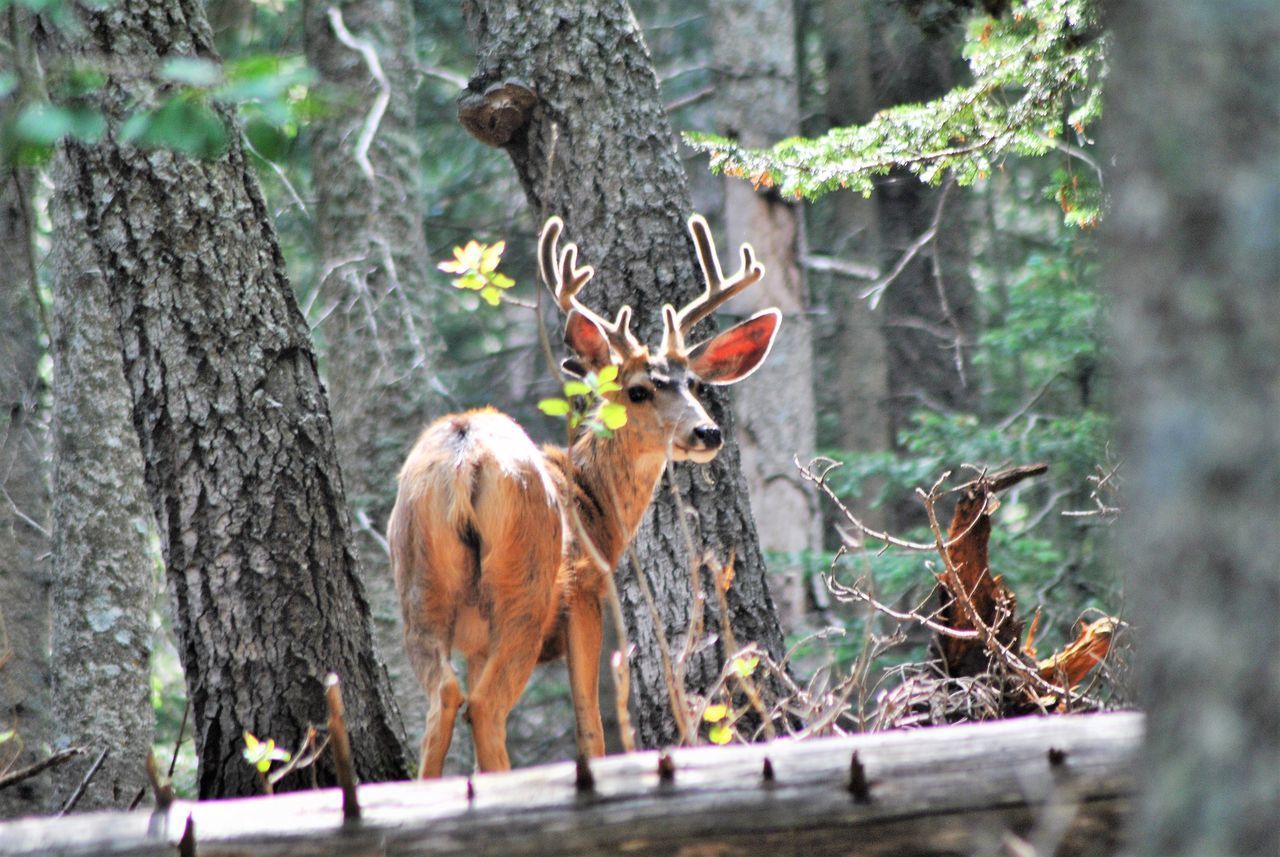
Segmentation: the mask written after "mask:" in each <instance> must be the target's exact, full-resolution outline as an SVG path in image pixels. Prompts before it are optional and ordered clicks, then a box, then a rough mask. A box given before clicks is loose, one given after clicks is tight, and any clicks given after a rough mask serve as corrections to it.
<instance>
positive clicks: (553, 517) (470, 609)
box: [388, 215, 781, 777]
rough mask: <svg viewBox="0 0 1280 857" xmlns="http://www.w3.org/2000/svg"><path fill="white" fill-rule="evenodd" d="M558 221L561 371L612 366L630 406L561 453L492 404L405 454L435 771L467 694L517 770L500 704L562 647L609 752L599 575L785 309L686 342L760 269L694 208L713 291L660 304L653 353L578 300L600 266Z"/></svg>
mask: <svg viewBox="0 0 1280 857" xmlns="http://www.w3.org/2000/svg"><path fill="white" fill-rule="evenodd" d="M563 228H564V223H563V222H562V221H561V220H560V218H558V217H552V218H550V219H549V220H547V222H546V225H545V226H543V228H542V235H541V236H540V238H539V243H538V263H539V268H540V269H541V272H542V278H543V280H544V281H545V282H546V284H547V287H548V288H550V289H551V291H552V293H553V294H554V295H555V299H556V303H557V304H558V305H559V306H560V308H561V309H562V310H563V311H564V312H566V313H567V318H566V320H565V330H564V342H565V344H566V345H567V346H568V347H569V348H570V349H571V350H572V352H573V354H574V356H573V357H571V358H570V359H568V360H566V361H565V362H564V369H565V371H566V372H567V373H568V374H571V375H576V376H578V377H584V376H585V375H586V374H587V373H590V372H598V371H599V370H600V369H602V368H603V367H605V366H608V365H610V364H612V365H615V366H617V367H618V376H617V381H618V384H619V385H620V386H621V389H620V390H619V391H617V392H612V393H608V394H606V397H607V398H609V399H617V400H618V401H620V402H622V403H623V404H624V405H625V407H626V412H627V421H626V424H625V425H624V426H622V427H621V428H620V429H618V430H617V432H616V434H615V435H614V436H613V437H610V438H603V437H598V436H597V435H596V434H595V433H593V432H591V431H585V432H583V433H582V435H581V437H579V438H578V439H577V441H576V442H575V443H574V444H573V447H572V448H571V449H569V450H566V449H563V448H559V447H552V446H547V447H544V448H542V449H539V448H538V447H537V446H535V445H534V443H533V441H531V440H530V439H529V437H528V435H526V434H525V432H524V430H523V429H521V428H520V426H519V425H517V424H516V423H515V421H513V420H512V419H511V418H509V417H507V416H505V415H503V414H500V413H498V412H497V411H495V410H493V409H490V408H485V409H481V410H474V411H468V412H466V413H462V414H453V415H451V416H446V417H442V418H441V419H439V420H436V421H435V422H434V423H432V424H431V425H429V426H428V427H427V428H426V429H425V430H424V431H423V433H422V436H421V437H420V438H419V439H418V442H417V444H416V445H415V446H414V448H413V450H412V451H411V452H410V453H409V458H408V460H407V461H406V462H405V465H404V468H403V469H402V470H401V471H400V489H399V494H398V496H397V497H396V504H395V508H394V509H393V510H392V512H391V520H390V523H389V524H388V536H389V540H390V544H391V560H392V564H393V566H394V569H395V580H396V588H397V591H398V592H399V595H400V604H401V609H402V611H403V613H404V626H405V645H406V647H407V648H408V653H409V659H410V661H411V662H412V664H413V667H414V670H415V671H416V672H417V674H418V679H419V681H421V682H422V687H423V689H424V690H425V691H426V694H427V700H428V708H427V723H426V734H425V736H424V737H423V740H422V757H421V767H420V768H419V776H422V777H438V776H440V773H441V769H442V767H443V765H444V757H445V752H446V751H447V750H448V749H449V742H450V741H451V740H452V737H453V725H454V719H455V717H456V716H457V713H458V709H459V708H460V707H461V706H462V704H463V702H464V701H465V702H466V705H467V717H468V718H469V719H470V721H471V728H472V732H473V737H474V739H475V749H476V761H477V763H478V764H479V766H480V770H482V771H498V770H506V769H507V768H509V767H510V766H511V763H510V760H509V759H508V756H507V748H506V732H507V727H506V722H507V715H508V713H509V712H510V711H511V708H512V707H513V706H514V705H515V703H516V700H517V699H518V698H519V696H520V694H521V693H522V692H523V691H524V687H525V684H526V683H527V682H528V680H529V676H530V674H531V673H532V672H533V668H534V666H535V665H536V664H537V663H539V662H540V661H546V660H550V659H552V658H555V657H558V656H560V655H561V654H565V655H567V657H568V660H569V677H570V683H571V692H572V696H573V708H574V713H575V716H576V720H577V742H578V751H579V753H582V754H584V755H592V756H600V755H603V753H604V734H603V729H602V727H601V723H600V710H599V704H598V701H597V697H596V691H597V662H598V659H599V657H600V645H601V607H602V605H601V599H602V597H603V594H604V591H605V588H606V580H605V577H604V575H605V574H609V573H611V569H612V568H613V566H614V565H616V564H617V561H618V558H619V557H620V555H621V554H622V551H623V549H624V548H625V547H626V545H627V543H628V542H629V541H630V540H631V537H632V536H633V535H634V534H635V530H636V528H637V527H638V526H639V524H640V519H641V517H642V516H643V515H644V512H645V510H646V509H647V508H648V506H649V502H650V500H651V499H652V497H653V492H654V489H655V487H656V485H657V482H658V478H659V477H660V476H661V474H662V470H663V468H664V466H665V463H666V460H667V457H668V456H670V457H671V458H674V459H676V460H684V459H690V460H693V461H697V462H707V461H710V460H711V459H713V458H714V457H715V456H716V453H717V452H718V451H719V449H720V446H721V443H722V442H723V441H722V437H721V433H720V429H719V427H718V426H717V425H716V424H715V422H713V421H712V419H711V418H710V417H709V416H708V415H707V412H706V410H705V409H704V408H703V406H702V404H701V403H700V402H699V401H698V397H697V393H698V388H699V385H700V384H732V383H733V382H735V381H739V380H741V379H742V378H745V377H746V376H747V375H750V374H751V373H752V372H753V371H754V370H755V368H756V367H757V366H759V365H760V363H761V361H763V360H764V358H765V356H766V355H767V354H768V353H769V348H770V347H771V346H772V344H773V339H774V336H775V334H776V333H777V331H778V325H779V322H780V321H781V313H780V312H779V311H778V310H777V309H768V310H764V311H763V312H760V313H757V314H756V315H754V316H752V317H751V318H749V319H747V320H746V321H744V322H742V323H741V324H738V325H737V326H735V327H733V328H731V329H729V330H727V331H725V332H723V333H721V334H720V335H718V336H715V337H712V338H711V339H709V340H707V341H705V342H701V343H699V344H697V345H693V346H687V345H686V344H685V337H686V336H687V335H688V333H689V331H690V330H691V329H692V328H693V326H694V325H695V324H697V323H698V322H699V321H701V320H702V319H704V318H706V317H707V316H708V315H710V314H711V313H712V312H713V311H714V310H715V309H716V308H717V307H719V306H720V305H721V304H722V303H724V302H725V301H726V300H728V299H729V298H730V297H732V296H733V295H735V294H737V293H738V292H740V291H742V290H743V289H745V288H746V287H748V286H750V285H751V284H752V283H755V282H756V281H758V280H759V279H760V278H761V276H763V275H764V268H763V267H762V266H761V265H760V264H759V263H757V262H756V260H755V256H754V253H753V252H752V250H751V247H750V245H747V244H744V245H742V268H741V270H740V271H739V272H738V273H737V275H736V276H734V277H733V278H732V279H729V280H726V279H725V278H724V276H723V274H722V273H721V270H720V263H719V260H718V259H717V257H716V251H715V245H714V244H713V243H712V240H711V233H710V231H709V230H708V228H707V223H706V221H705V220H703V219H702V218H701V217H699V216H697V215H694V216H693V217H692V218H690V220H689V231H690V232H691V233H692V234H693V240H694V245H695V246H696V248H697V253H698V260H699V262H700V263H701V265H702V272H703V275H704V276H705V278H706V291H705V292H704V293H703V294H702V295H701V296H700V297H699V298H698V299H696V300H695V301H693V302H692V303H691V304H689V305H688V306H686V307H685V308H684V309H682V310H680V311H679V312H677V311H676V310H675V309H674V308H673V307H672V306H671V305H669V304H668V305H666V306H664V307H663V308H662V317H663V321H664V323H665V328H666V329H665V332H664V333H663V337H662V344H661V345H660V346H659V347H658V349H657V350H656V351H650V349H649V348H647V347H646V346H644V345H642V344H641V343H640V342H639V341H638V340H637V339H636V337H635V336H634V335H633V334H632V332H631V329H630V321H631V308H630V307H629V306H624V307H623V308H622V309H621V310H619V312H618V315H617V318H616V319H614V321H612V322H610V321H608V320H606V319H605V318H603V317H601V316H599V315H597V314H596V313H594V312H592V311H591V310H590V309H588V308H587V307H586V306H585V305H583V303H582V302H581V301H579V300H578V297H577V294H578V292H579V290H581V289H582V287H583V286H584V285H585V284H586V283H587V281H588V280H590V279H591V276H592V274H593V273H594V271H593V269H592V268H590V267H584V268H579V267H578V266H577V247H576V246H575V245H573V244H570V245H568V246H567V247H565V248H564V251H563V252H558V251H557V242H558V239H559V237H560V233H561V231H562V230H563ZM584 538H585V539H587V540H590V542H591V546H587V545H584V544H583V539H584ZM593 557H594V558H593ZM596 558H599V559H602V560H603V561H604V563H605V564H606V565H607V567H601V566H600V565H598V564H597V559H596ZM455 649H456V650H458V651H460V652H461V653H462V654H463V656H464V657H465V658H466V661H467V682H468V685H469V688H468V693H467V695H466V696H465V697H464V696H463V693H462V690H461V688H460V686H459V683H458V678H457V676H456V675H455V674H454V672H453V669H452V668H451V667H450V664H449V657H450V653H451V651H452V650H455Z"/></svg>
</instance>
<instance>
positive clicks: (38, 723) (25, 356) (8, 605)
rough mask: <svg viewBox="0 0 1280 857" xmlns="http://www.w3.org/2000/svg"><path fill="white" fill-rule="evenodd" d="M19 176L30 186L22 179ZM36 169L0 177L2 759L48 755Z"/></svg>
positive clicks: (11, 805) (20, 789)
mask: <svg viewBox="0 0 1280 857" xmlns="http://www.w3.org/2000/svg"><path fill="white" fill-rule="evenodd" d="M19 182H21V183H22V184H21V185H19ZM29 185H30V176H29V175H28V174H27V173H26V172H24V171H18V170H6V171H5V173H4V175H3V176H2V177H0V264H3V265H4V270H5V272H6V273H7V276H6V277H5V278H4V281H3V283H0V397H2V398H0V406H2V407H3V412H0V489H3V491H4V493H3V495H0V661H3V663H2V664H0V732H4V731H6V730H9V729H13V730H16V733H17V735H18V740H20V741H21V742H22V752H21V753H15V752H14V750H15V748H16V747H17V745H18V740H11V741H9V742H5V743H3V744H0V765H4V764H5V763H8V762H10V761H11V762H12V765H11V766H12V768H13V769H18V768H21V767H24V766H26V765H29V764H31V763H33V762H36V761H37V760H38V759H40V758H41V756H42V753H41V749H40V748H41V745H42V744H44V743H46V742H47V741H48V740H49V725H50V723H49V561H48V559H47V557H48V553H49V538H48V527H49V482H48V478H49V475H48V467H47V462H48V455H47V450H48V439H47V438H48V435H47V425H46V424H45V423H46V416H45V409H44V405H43V403H42V402H41V398H42V396H43V392H44V391H43V390H42V386H43V385H42V383H41V381H40V378H39V374H38V373H37V368H36V367H37V364H38V363H39V360H40V354H41V346H40V315H39V313H38V312H37V306H36V293H35V286H34V283H33V282H32V277H33V275H34V271H33V270H32V256H31V248H32V245H31V226H30V224H31V216H30V209H29V206H28V204H27V200H28V199H29V197H28V195H27V194H28V190H29ZM47 792H48V778H47V777H42V778H39V779H33V780H28V781H27V782H25V783H23V784H21V785H18V786H14V787H13V788H10V789H7V790H5V791H3V792H0V817H9V816H15V815H25V814H31V813H35V812H39V811H40V810H41V809H43V802H44V800H45V797H46V795H47Z"/></svg>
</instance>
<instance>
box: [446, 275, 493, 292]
mask: <svg viewBox="0 0 1280 857" xmlns="http://www.w3.org/2000/svg"><path fill="white" fill-rule="evenodd" d="M453 284H454V285H455V286H457V287H458V288H460V289H471V290H472V291H477V292H478V291H480V290H481V289H483V288H484V287H485V285H486V283H485V281H484V277H482V276H480V275H479V274H477V273H476V272H475V271H467V272H466V273H465V274H463V275H462V276H461V277H458V278H457V279H456V280H454V281H453Z"/></svg>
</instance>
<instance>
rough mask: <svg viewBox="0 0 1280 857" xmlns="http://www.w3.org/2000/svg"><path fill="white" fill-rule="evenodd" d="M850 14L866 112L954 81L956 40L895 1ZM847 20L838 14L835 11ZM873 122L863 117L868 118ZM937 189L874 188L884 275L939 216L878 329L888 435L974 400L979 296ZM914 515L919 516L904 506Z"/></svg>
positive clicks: (953, 203) (916, 98)
mask: <svg viewBox="0 0 1280 857" xmlns="http://www.w3.org/2000/svg"><path fill="white" fill-rule="evenodd" d="M858 5H859V7H860V8H857V9H853V10H845V11H844V12H843V14H844V15H846V16H858V17H859V19H860V26H863V27H866V28H867V30H868V34H867V37H866V42H867V44H868V46H869V47H870V51H869V53H868V54H867V55H866V56H865V57H863V58H860V60H855V61H861V62H865V63H867V64H868V66H869V68H868V78H869V83H870V95H871V98H872V102H871V105H870V110H868V111H866V112H867V113H873V112H874V111H875V110H879V109H883V108H886V107H892V106H895V105H898V104H908V103H915V102H922V101H926V100H928V99H930V98H934V97H936V96H939V95H941V94H943V93H944V92H946V91H947V90H948V89H949V88H950V87H951V86H952V85H954V83H955V75H954V73H953V70H952V69H953V66H954V64H955V62H956V59H955V57H956V50H955V44H954V39H953V38H951V37H950V36H951V35H952V34H951V33H948V32H942V33H938V32H932V31H927V30H925V29H923V28H922V27H920V26H919V25H918V24H917V23H916V22H915V21H913V20H912V18H911V17H910V16H909V15H908V13H907V12H906V11H905V10H904V9H903V8H902V7H900V6H899V5H897V4H885V3H861V4H858ZM830 11H831V12H832V13H833V14H837V15H839V14H841V12H840V11H839V10H830ZM863 118H864V119H865V118H867V117H866V116H864V117H863ZM946 193H947V191H946V190H945V189H942V188H932V187H929V186H927V185H925V184H924V183H922V182H921V181H920V180H919V179H917V178H916V177H915V176H913V175H911V174H909V173H907V172H905V171H904V172H899V173H893V174H891V175H889V176H887V177H885V178H884V179H881V180H880V181H879V182H878V183H877V186H876V194H875V200H876V208H877V214H878V217H877V233H878V238H879V242H880V260H881V269H882V270H885V271H888V270H890V269H892V267H893V266H894V265H895V263H897V262H898V260H899V259H900V258H901V257H902V255H903V254H904V253H905V252H907V250H908V249H909V248H910V247H911V245H912V244H913V243H915V242H916V241H917V240H918V239H919V238H920V237H921V236H922V235H923V234H924V233H925V232H926V231H927V230H928V229H929V228H930V226H931V225H932V224H933V222H934V221H935V219H937V218H938V209H939V206H944V208H943V211H942V215H941V220H940V221H939V224H938V230H937V235H936V237H935V238H934V239H933V241H932V242H930V243H929V244H928V245H927V246H926V247H924V248H923V249H922V250H921V252H919V253H918V254H917V255H916V256H915V258H914V259H913V260H912V261H911V262H909V263H908V264H907V265H906V266H905V267H904V268H903V270H902V272H901V273H900V274H899V275H898V277H897V278H896V279H895V280H894V282H893V284H892V285H890V286H889V288H888V289H887V290H886V291H885V293H884V297H883V300H882V303H881V308H882V310H883V317H882V329H883V330H884V341H885V344H886V348H887V357H888V391H887V392H888V400H887V405H888V407H887V410H888V415H889V431H890V434H891V437H893V438H894V440H895V442H896V438H897V433H898V432H899V431H901V430H902V429H903V428H906V427H907V426H908V425H909V421H910V417H911V414H912V413H913V412H914V411H916V410H917V409H919V408H920V407H931V408H935V409H941V410H944V411H945V410H964V409H967V408H970V407H971V406H972V404H973V401H974V396H975V388H974V386H973V384H972V375H973V373H972V372H971V371H970V367H969V355H970V343H971V342H972V340H973V336H974V330H975V324H976V321H977V318H976V312H977V308H976V297H975V293H974V289H973V282H972V279H971V278H970V276H969V269H968V265H969V248H968V229H967V228H966V227H965V220H964V217H963V206H962V205H961V204H960V200H959V199H958V195H957V194H956V193H955V192H952V193H951V194H950V199H946V198H945V195H946ZM907 508H908V509H909V512H908V516H909V517H914V516H915V515H917V514H918V512H917V509H918V504H917V503H916V502H915V500H910V501H908V506H907Z"/></svg>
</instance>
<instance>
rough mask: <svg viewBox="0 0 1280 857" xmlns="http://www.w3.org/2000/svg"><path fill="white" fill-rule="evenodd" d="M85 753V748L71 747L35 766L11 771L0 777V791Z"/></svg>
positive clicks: (36, 763)
mask: <svg viewBox="0 0 1280 857" xmlns="http://www.w3.org/2000/svg"><path fill="white" fill-rule="evenodd" d="M83 752H84V747H71V748H69V749H66V750H61V751H59V752H57V753H54V754H53V755H52V756H49V757H48V758H45V759H41V760H40V761H38V762H35V763H34V764H31V765H27V766H26V767H25V768H19V769H18V770H16V771H10V772H9V773H7V774H4V775H3V776H0V789H6V788H8V787H9V786H12V785H15V784H17V783H20V782H22V781H23V780H29V779H31V778H32V777H34V776H35V775H36V774H39V773H42V772H44V771H47V770H48V769H49V768H56V767H57V766H58V765H61V764H63V763H64V762H67V761H69V760H71V759H74V758H75V757H76V756H79V755H80V754H81V753H83Z"/></svg>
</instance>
